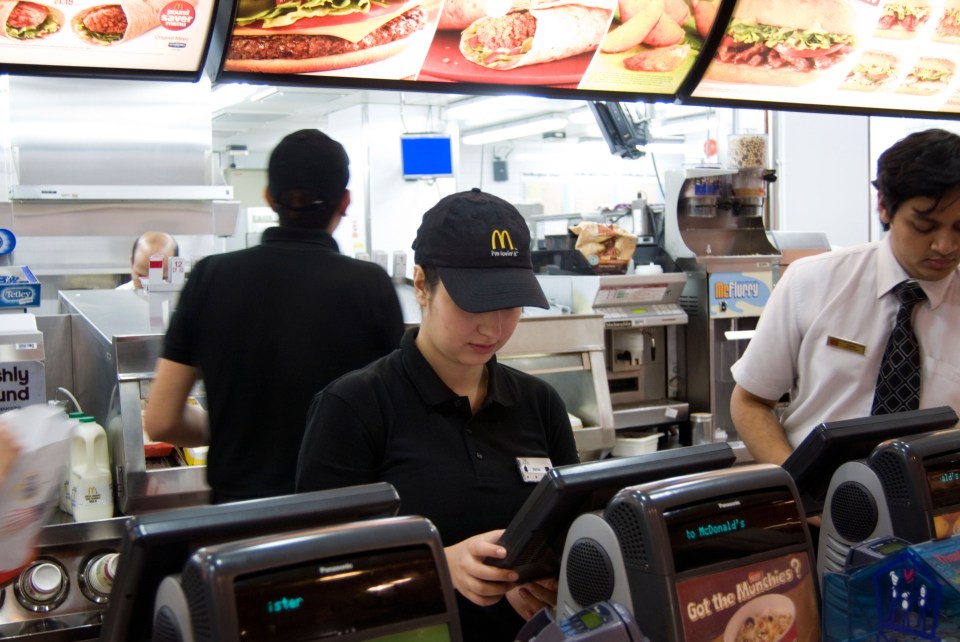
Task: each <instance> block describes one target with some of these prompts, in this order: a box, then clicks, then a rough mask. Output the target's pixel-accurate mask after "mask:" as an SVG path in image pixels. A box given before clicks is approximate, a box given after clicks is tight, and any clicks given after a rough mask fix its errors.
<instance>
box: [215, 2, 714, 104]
mask: <svg viewBox="0 0 960 642" xmlns="http://www.w3.org/2000/svg"><path fill="white" fill-rule="evenodd" d="M725 1H726V0H725ZM719 3H720V0H715V1H713V0H711V1H710V2H707V3H706V4H704V5H703V6H702V7H700V6H699V3H698V2H693V1H692V0H672V1H671V2H667V3H663V4H657V3H646V2H641V3H637V9H636V11H633V12H630V15H626V14H622V13H621V12H620V11H619V10H618V3H617V1H616V0H577V2H554V1H548V2H541V3H530V2H527V1H525V0H513V1H512V2H511V1H507V2H504V3H496V6H494V5H492V4H489V3H484V2H473V1H469V0H446V1H441V0H423V1H421V0H384V1H382V2H370V1H369V0H350V1H349V2H342V3H338V4H337V6H336V10H335V11H334V10H331V8H330V5H327V4H323V3H289V2H288V3H278V2H272V1H265V0H238V2H237V6H236V10H235V12H234V15H233V17H232V28H231V30H230V33H229V35H228V38H227V40H226V44H225V49H224V55H223V57H222V65H221V68H220V72H219V74H218V75H217V78H216V80H223V81H231V80H232V81H238V80H239V81H248V82H261V83H262V82H281V81H284V80H285V81H287V82H289V81H293V77H294V76H295V77H296V80H295V82H296V83H297V84H310V83H315V84H319V85H330V84H331V83H332V82H334V83H336V84H338V85H342V86H371V85H373V86H376V87H379V88H392V89H399V90H404V89H410V88H416V89H421V90H427V91H437V90H438V89H440V88H442V91H444V92H451V91H453V92H461V93H469V92H471V91H476V92H477V93H484V90H486V92H491V90H494V91H495V90H498V89H499V90H502V89H503V88H505V87H509V88H511V89H512V90H522V91H524V92H526V93H540V94H543V95H551V96H565V97H570V98H574V97H579V98H584V97H586V96H588V95H597V96H606V95H611V94H615V95H616V96H617V97H618V99H621V98H622V99H630V98H634V99H636V98H637V97H643V96H647V97H651V98H658V97H659V98H672V97H674V96H675V95H676V94H677V93H678V90H679V89H680V87H681V86H682V85H683V84H684V83H685V82H686V81H687V79H688V77H689V76H690V75H691V70H692V69H693V68H694V66H695V64H696V62H697V61H698V58H699V57H700V54H701V52H702V51H704V50H705V46H704V43H705V41H706V39H707V35H708V34H709V32H710V29H711V27H712V25H713V21H714V17H715V11H716V6H717V5H718V4H719ZM488 5H489V9H488ZM625 6H626V5H625ZM698 7H699V8H698ZM488 11H489V13H488ZM627 25H629V26H627ZM284 77H286V78H285V79H284ZM334 79H335V80H334Z"/></svg>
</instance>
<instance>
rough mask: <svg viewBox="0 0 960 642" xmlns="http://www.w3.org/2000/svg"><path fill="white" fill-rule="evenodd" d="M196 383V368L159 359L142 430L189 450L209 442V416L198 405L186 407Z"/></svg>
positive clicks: (156, 438)
mask: <svg viewBox="0 0 960 642" xmlns="http://www.w3.org/2000/svg"><path fill="white" fill-rule="evenodd" d="M196 381H197V369H196V368H194V367H193V366H188V365H184V364H182V363H177V362H176V361H170V360H169V359H163V358H161V359H159V360H157V371H156V373H155V376H154V379H153V384H152V385H151V387H150V400H149V401H148V402H147V411H146V414H145V415H144V419H143V428H144V430H145V431H146V433H147V435H149V436H150V439H153V440H154V441H165V442H167V443H171V444H174V445H176V446H187V447H191V446H205V445H207V444H209V443H210V428H209V423H208V420H207V413H206V412H205V411H204V410H202V409H201V408H200V407H199V406H195V405H193V404H187V397H189V395H190V391H191V390H192V389H193V384H195V383H196Z"/></svg>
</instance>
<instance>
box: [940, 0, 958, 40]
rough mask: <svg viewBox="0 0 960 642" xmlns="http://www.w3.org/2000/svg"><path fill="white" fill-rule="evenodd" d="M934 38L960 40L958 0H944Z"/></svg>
mask: <svg viewBox="0 0 960 642" xmlns="http://www.w3.org/2000/svg"><path fill="white" fill-rule="evenodd" d="M934 39H935V40H942V41H944V42H960V0H944V2H943V10H942V11H941V13H940V20H938V21H937V29H936V33H935V35H934Z"/></svg>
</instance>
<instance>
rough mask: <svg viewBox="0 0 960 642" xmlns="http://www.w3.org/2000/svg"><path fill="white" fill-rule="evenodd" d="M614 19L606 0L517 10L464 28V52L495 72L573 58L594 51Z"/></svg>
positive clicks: (555, 1)
mask: <svg viewBox="0 0 960 642" xmlns="http://www.w3.org/2000/svg"><path fill="white" fill-rule="evenodd" d="M612 15H613V6H612V2H608V1H607V0H581V1H578V2H570V1H569V0H550V1H547V2H534V3H528V4H523V5H513V6H512V7H511V9H510V10H509V11H508V12H507V13H506V14H505V15H502V16H485V17H483V18H480V19H478V20H475V21H474V22H473V23H471V24H470V26H468V27H467V28H466V29H464V30H463V32H462V34H461V36H460V53H462V54H463V57H464V58H466V59H467V60H469V61H470V62H472V63H474V64H477V65H480V66H482V67H485V68H487V69H497V70H507V69H515V68H517V67H522V66H525V65H534V64H537V63H541V62H551V61H555V60H562V59H564V58H570V57H572V56H576V55H578V54H581V53H584V52H587V51H594V50H596V48H597V45H599V44H600V40H601V39H602V38H603V36H604V34H605V33H606V31H607V26H608V25H609V24H610V18H611V16H612Z"/></svg>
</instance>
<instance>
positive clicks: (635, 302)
mask: <svg viewBox="0 0 960 642" xmlns="http://www.w3.org/2000/svg"><path fill="white" fill-rule="evenodd" d="M570 279H571V287H572V291H573V295H572V298H573V311H574V313H587V312H592V313H598V314H602V315H603V326H604V364H605V370H606V379H607V387H608V389H609V391H610V400H611V402H612V404H613V415H614V426H615V427H616V429H618V430H620V429H624V428H636V427H642V426H657V425H662V424H670V423H675V422H677V421H684V420H686V416H687V411H688V407H689V406H688V404H687V403H686V402H685V401H682V400H681V399H679V398H678V395H677V387H676V378H677V377H678V356H677V355H678V351H677V328H679V327H681V326H683V325H684V324H686V323H687V313H686V312H685V311H684V310H683V308H682V307H681V306H680V304H679V300H680V295H681V293H682V292H683V288H684V284H685V283H686V280H687V279H686V275H684V274H683V273H682V272H662V273H659V274H656V273H654V274H640V275H637V274H627V275H622V276H621V275H604V276H575V277H570ZM671 382H673V383H671Z"/></svg>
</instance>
